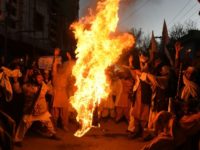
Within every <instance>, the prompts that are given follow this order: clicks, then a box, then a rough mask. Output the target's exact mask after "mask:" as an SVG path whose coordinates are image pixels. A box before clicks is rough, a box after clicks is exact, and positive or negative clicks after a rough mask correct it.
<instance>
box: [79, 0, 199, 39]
mask: <svg viewBox="0 0 200 150" xmlns="http://www.w3.org/2000/svg"><path fill="white" fill-rule="evenodd" d="M96 2H97V0H80V12H79V13H80V17H82V16H85V15H86V14H87V9H88V8H89V7H92V8H94V7H95V4H96ZM122 10H123V11H122ZM199 11H200V3H198V1H197V0H121V3H120V10H119V16H120V20H119V24H118V27H119V29H120V30H121V31H128V30H129V29H131V28H132V27H133V26H134V27H136V28H140V27H141V28H142V29H143V31H144V32H145V33H146V34H149V33H151V31H152V30H154V32H155V35H161V30H162V25H163V20H164V19H165V20H166V23H167V26H168V29H170V27H171V26H173V25H174V24H177V23H184V22H185V21H188V20H189V19H191V20H193V21H194V22H195V23H196V24H197V27H198V29H200V16H199V15H198V12H199Z"/></svg>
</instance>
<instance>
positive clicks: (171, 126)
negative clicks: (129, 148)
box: [0, 42, 200, 150]
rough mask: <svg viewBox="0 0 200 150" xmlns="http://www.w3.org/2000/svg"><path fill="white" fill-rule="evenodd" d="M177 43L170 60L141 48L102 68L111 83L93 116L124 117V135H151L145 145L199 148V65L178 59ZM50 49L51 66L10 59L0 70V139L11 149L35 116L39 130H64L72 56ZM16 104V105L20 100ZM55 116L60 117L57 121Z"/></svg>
mask: <svg viewBox="0 0 200 150" xmlns="http://www.w3.org/2000/svg"><path fill="white" fill-rule="evenodd" d="M181 49H182V47H181V44H180V43H179V42H177V43H176V45H175V50H176V54H175V65H174V66H170V65H168V64H167V63H165V62H164V61H163V60H162V59H161V58H160V57H157V58H156V57H154V58H153V59H152V57H151V56H149V55H148V54H146V53H140V54H138V60H139V66H137V67H136V65H135V64H134V63H135V62H136V61H135V60H134V59H135V58H136V57H135V56H133V55H130V56H129V58H128V65H125V64H114V65H112V66H110V67H109V68H108V69H107V70H106V71H105V74H106V75H107V79H108V82H109V83H110V89H111V91H110V93H109V96H108V98H107V100H102V103H101V104H100V105H99V106H98V111H99V113H98V114H99V115H100V116H98V119H104V118H112V119H114V120H115V122H116V123H119V122H120V121H126V122H127V123H128V127H127V138H130V139H135V138H139V137H142V138H143V140H145V141H147V140H151V142H150V143H149V144H148V145H146V146H145V147H144V148H143V149H144V150H151V149H152V150H157V149H159V150H160V149H168V150H173V149H193V150H195V149H198V148H199V135H200V134H199V133H200V89H199V86H200V85H199V78H198V77H199V71H198V69H197V68H195V65H192V63H188V62H184V61H180V53H181ZM59 55H60V49H58V48H56V49H55V51H54V59H53V64H52V69H51V70H42V69H39V68H38V65H37V63H32V65H30V66H28V67H27V68H25V67H23V66H20V65H19V64H18V63H15V64H14V66H12V67H11V66H9V67H5V66H1V71H0V115H1V116H2V117H1V118H0V135H1V136H0V145H1V147H2V149H3V150H11V149H12V148H13V143H15V145H17V146H22V141H23V138H24V136H25V134H26V132H27V130H28V129H29V128H30V127H31V125H32V123H33V122H40V123H41V124H40V125H41V127H42V128H43V129H42V134H43V136H46V137H47V138H50V139H55V140H59V139H60V138H59V137H58V136H57V135H56V128H57V127H61V128H62V129H63V130H64V131H66V132H67V131H69V130H70V129H69V126H68V124H69V123H70V122H69V118H75V116H76V112H75V110H74V109H73V108H72V107H71V105H70V97H71V96H72V95H73V94H74V92H75V91H76V86H75V77H73V75H72V69H73V65H74V64H75V60H74V59H72V58H71V55H70V54H69V53H68V52H67V53H66V56H65V57H66V58H67V60H66V61H63V62H61V61H60V59H59ZM20 104H21V105H20ZM59 121H60V122H59Z"/></svg>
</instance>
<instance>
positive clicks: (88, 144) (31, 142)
mask: <svg viewBox="0 0 200 150" xmlns="http://www.w3.org/2000/svg"><path fill="white" fill-rule="evenodd" d="M70 128H71V129H72V130H74V127H73V125H71V127H70ZM126 128H127V125H126V123H124V122H121V123H119V124H116V123H114V122H113V121H111V120H109V121H107V122H102V123H101V127H100V128H92V129H91V130H90V131H89V132H88V133H87V134H86V135H85V136H84V137H81V138H77V137H74V136H73V131H71V132H68V133H66V132H64V131H62V130H58V136H59V137H61V138H62V140H60V141H55V140H50V139H46V138H42V137H41V136H40V135H34V134H30V133H28V135H26V137H25V139H24V141H23V146H22V147H21V148H19V147H15V149H14V150H140V149H141V148H142V147H143V146H144V144H145V143H144V142H143V141H142V139H135V140H131V139H128V138H127V133H126Z"/></svg>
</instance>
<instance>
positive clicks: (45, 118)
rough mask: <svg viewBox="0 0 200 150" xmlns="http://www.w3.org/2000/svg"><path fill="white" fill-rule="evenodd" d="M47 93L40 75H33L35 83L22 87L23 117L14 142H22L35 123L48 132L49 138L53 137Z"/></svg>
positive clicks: (53, 131)
mask: <svg viewBox="0 0 200 150" xmlns="http://www.w3.org/2000/svg"><path fill="white" fill-rule="evenodd" d="M48 91H49V89H48V87H47V85H46V84H45V83H44V82H43V77H42V75H41V74H37V75H35V83H26V84H25V85H23V92H24V95H25V104H24V112H23V113H24V115H23V117H22V120H21V122H20V124H19V127H18V129H17V132H16V135H15V139H14V140H15V142H17V143H19V142H22V140H23V138H24V136H25V134H26V132H27V130H28V129H29V128H30V127H31V125H32V123H33V122H35V121H40V122H42V123H43V125H45V126H46V127H47V129H48V131H49V137H55V134H56V132H55V130H54V126H53V123H52V121H51V119H50V117H51V114H50V113H49V111H48V107H47V102H46V99H45V95H46V93H47V92H48Z"/></svg>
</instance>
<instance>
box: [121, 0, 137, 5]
mask: <svg viewBox="0 0 200 150" xmlns="http://www.w3.org/2000/svg"><path fill="white" fill-rule="evenodd" d="M136 1H137V0H121V3H122V4H123V5H130V4H132V3H134V2H136Z"/></svg>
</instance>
